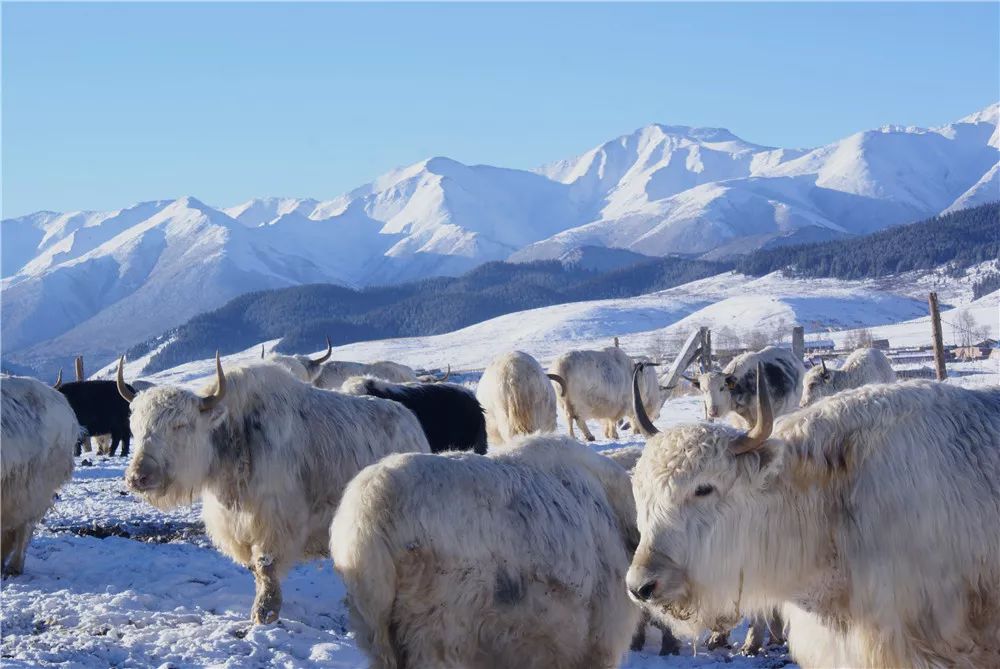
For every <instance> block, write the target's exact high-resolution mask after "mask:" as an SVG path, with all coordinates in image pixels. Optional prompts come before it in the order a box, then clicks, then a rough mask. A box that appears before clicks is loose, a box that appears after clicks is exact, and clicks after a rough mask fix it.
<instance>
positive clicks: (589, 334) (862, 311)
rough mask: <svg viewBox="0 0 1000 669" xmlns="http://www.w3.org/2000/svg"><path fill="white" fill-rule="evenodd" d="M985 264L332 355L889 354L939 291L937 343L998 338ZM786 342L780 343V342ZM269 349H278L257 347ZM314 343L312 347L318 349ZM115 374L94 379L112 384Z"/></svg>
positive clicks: (437, 361)
mask: <svg viewBox="0 0 1000 669" xmlns="http://www.w3.org/2000/svg"><path fill="white" fill-rule="evenodd" d="M987 266H988V264H984V265H982V266H978V267H973V268H970V270H969V271H968V273H967V274H966V275H965V276H964V277H962V278H960V279H956V278H953V277H949V276H947V275H946V274H945V273H943V272H941V271H932V272H912V273H908V274H904V275H900V276H898V277H894V278H893V279H892V280H883V279H879V280H864V281H843V280H840V279H796V278H788V277H785V276H783V275H782V274H781V273H779V272H776V273H773V274H769V275H767V276H764V277H761V278H759V279H753V278H751V277H747V276H744V275H741V274H736V273H733V272H729V273H725V274H721V275H718V276H714V277H710V278H707V279H702V280H699V281H694V282H691V283H687V284H684V285H682V286H678V287H676V288H670V289H668V290H664V291H660V292H657V293H651V294H648V295H641V296H639V297H632V298H622V299H611V300H596V301H591V302H575V303H570V304H560V305H555V306H551V307H543V308H540V309H532V310H528V311H521V312H517V313H513V314H506V315H504V316H499V317H497V318H493V319H490V320H487V321H483V322H481V323H477V324H476V325H472V326H469V327H466V328H462V329H461V330H456V331H454V332H449V333H446V334H441V335H434V336H428V337H407V338H398V339H383V340H377V341H367V342H359V343H355V344H349V345H346V346H340V347H337V348H334V350H333V357H334V359H340V360H358V361H362V362H371V361H375V360H396V361H398V362H402V363H405V364H408V365H411V366H413V367H416V368H425V369H438V368H439V369H444V368H445V367H446V366H447V365H451V367H452V369H453V370H456V371H458V370H463V371H470V372H475V371H478V370H482V369H483V368H484V367H485V366H486V365H487V364H489V362H490V360H491V359H492V358H493V357H495V356H496V355H498V354H500V353H502V352H505V351H510V350H522V351H525V352H527V353H530V354H531V355H533V356H535V357H536V358H538V359H539V360H540V361H541V362H542V363H543V364H548V363H549V362H551V361H552V360H553V359H555V358H556V357H557V356H558V355H560V354H561V353H563V352H565V351H567V350H570V349H573V348H603V347H605V346H609V345H611V343H612V340H613V338H614V337H619V339H620V341H621V345H622V347H623V348H624V349H625V350H626V351H627V352H629V353H630V354H634V355H637V354H644V355H650V356H652V357H654V358H662V357H663V356H664V355H668V354H670V353H671V352H673V351H675V350H676V349H677V347H678V346H679V344H680V342H681V341H682V340H683V339H684V338H685V337H687V335H688V334H689V333H690V332H691V331H692V330H694V329H697V328H698V327H700V326H703V325H704V326H708V327H710V328H711V329H712V331H713V341H714V342H715V345H716V346H717V347H721V346H724V343H725V338H726V337H727V336H739V337H745V336H746V335H747V334H749V333H751V332H760V333H762V334H765V335H768V336H770V335H772V334H773V333H774V332H779V331H780V332H781V333H783V335H784V336H785V337H786V338H790V336H791V328H792V326H793V325H796V324H800V325H803V326H804V327H805V330H806V339H807V341H808V340H811V339H834V340H837V341H839V340H841V339H842V338H843V337H846V336H847V335H848V333H850V332H852V331H854V330H856V329H858V328H866V329H871V330H872V331H873V332H874V333H875V334H876V335H877V336H879V337H888V338H889V340H890V344H891V345H893V346H911V345H916V344H926V343H927V342H929V340H930V325H929V323H928V320H927V293H928V292H929V291H932V290H934V291H937V292H938V295H939V299H940V301H941V304H942V308H943V309H945V311H944V313H943V319H944V321H945V327H944V334H945V343H946V344H949V345H950V344H953V343H957V342H958V341H960V338H959V337H958V334H957V333H956V332H955V331H954V330H953V329H952V328H951V326H950V323H952V322H954V321H955V320H956V317H957V315H958V314H959V313H960V312H962V311H965V310H969V313H970V314H972V316H973V318H974V319H975V321H976V323H977V324H978V325H979V326H981V327H982V326H985V327H987V328H989V331H990V332H991V333H992V334H991V336H993V337H998V336H1000V296H998V294H997V293H993V294H991V295H987V296H984V297H982V298H980V299H979V300H977V301H975V302H972V301H971V300H972V290H971V284H972V282H973V281H974V280H975V279H976V278H977V277H978V276H980V275H981V274H982V273H983V272H984V271H986V268H987ZM786 341H787V339H786ZM261 343H263V344H264V345H265V348H267V349H270V348H272V347H273V346H274V345H275V344H276V343H277V341H270V342H261ZM318 344H319V342H317V349H319V346H318ZM154 353H155V351H153V352H151V353H150V354H149V355H147V356H144V357H143V358H140V359H138V360H133V361H129V362H127V363H126V367H125V369H126V375H127V377H128V378H130V379H131V378H138V377H140V376H142V369H143V367H144V366H145V365H146V363H147V362H148V361H149V358H150V356H151V355H153V354H154ZM259 357H260V344H256V345H254V346H252V347H250V348H248V349H246V350H245V351H243V352H241V353H237V354H233V355H230V356H226V357H225V358H224V360H225V361H226V362H227V363H228V364H238V363H239V362H240V361H245V360H252V359H257V358H259ZM213 370H214V363H213V361H212V360H211V359H204V360H198V361H194V362H190V363H186V364H183V365H179V366H177V367H174V368H172V369H168V370H164V371H162V372H159V373H157V374H153V375H150V376H148V378H149V379H150V380H152V381H154V382H164V383H190V382H192V381H194V380H197V379H200V378H202V377H205V376H208V375H210V374H211V373H212V372H213ZM113 374H114V365H113V364H112V365H108V366H107V367H105V368H103V369H100V370H96V371H95V374H94V376H95V377H97V378H111V377H112V376H113Z"/></svg>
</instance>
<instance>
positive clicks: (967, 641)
mask: <svg viewBox="0 0 1000 669" xmlns="http://www.w3.org/2000/svg"><path fill="white" fill-rule="evenodd" d="M738 434H739V433H738V432H737V431H736V430H735V429H733V428H730V427H727V426H722V425H717V424H712V425H708V424H698V425H685V426H681V427H677V428H674V429H671V430H668V431H666V432H663V433H661V434H659V435H657V436H655V437H653V438H651V439H650V441H649V442H648V444H647V445H646V449H645V451H644V453H643V456H642V457H641V458H640V460H639V463H638V465H637V466H636V472H635V477H634V481H633V483H634V488H635V494H636V500H637V504H638V518H639V521H638V522H639V528H640V530H641V532H642V542H641V544H640V546H639V549H638V550H637V552H636V556H635V559H634V560H633V563H632V567H631V569H630V571H629V575H628V578H627V582H628V585H629V587H630V588H639V587H641V585H642V584H644V583H654V584H655V590H654V591H653V594H652V597H651V601H653V602H654V603H655V605H656V606H657V607H658V608H659V610H660V612H661V613H662V614H664V615H666V616H669V617H673V618H676V619H686V620H688V621H694V622H696V623H699V624H705V625H706V626H709V627H711V626H713V624H714V623H716V622H717V621H718V620H719V619H727V618H728V619H734V618H735V617H737V616H739V615H740V613H741V611H747V610H750V611H753V610H758V611H760V610H766V609H768V608H770V607H771V606H774V605H776V604H779V603H781V602H789V603H791V604H794V605H795V606H796V607H798V609H800V610H801V611H804V612H805V614H807V615H802V614H800V612H795V611H792V613H793V615H792V620H791V628H790V629H791V632H790V643H791V649H792V653H793V655H794V656H795V657H796V658H797V659H799V660H800V662H802V663H803V666H806V667H810V666H812V667H829V666H850V667H859V668H861V667H871V668H874V667H917V668H930V667H940V666H958V667H968V668H971V667H985V666H998V665H1000V550H998V547H1000V523H998V522H997V518H1000V389H990V390H967V389H962V388H957V387H953V386H949V385H945V384H937V383H929V382H913V383H904V384H895V385H869V386H864V387H862V388H859V389H856V390H849V391H846V392H843V393H840V394H837V395H834V396H832V397H828V398H825V399H823V400H820V401H819V402H817V403H816V404H814V405H812V406H810V407H807V408H805V409H802V410H800V411H799V412H797V413H795V414H792V415H790V416H787V417H786V418H785V419H783V420H782V421H780V422H779V423H778V425H777V427H776V429H775V431H774V434H773V436H772V437H771V438H770V439H769V440H768V441H767V442H765V444H764V446H763V447H762V448H761V449H760V450H757V451H753V452H750V453H746V454H744V455H739V456H734V455H733V454H732V451H731V450H730V444H731V442H732V441H733V439H734V438H735V437H736V436H738ZM705 485H711V486H712V487H713V491H712V492H711V493H710V494H702V495H698V494H696V492H697V491H698V490H699V489H701V491H702V492H704V490H705V488H704V487H703V486H705ZM695 626H697V625H695ZM817 629H819V630H823V633H822V635H821V636H822V638H821V639H820V638H818V637H817V635H818V634H819V633H818V632H816V630H817ZM820 647H823V648H831V649H834V650H831V652H830V655H829V656H828V657H830V658H833V659H830V660H828V661H824V660H822V659H821V658H822V654H821V653H817V652H815V651H811V650H810V649H811V648H820ZM838 657H841V658H846V659H845V660H844V661H842V662H838V661H837V659H836V658H838Z"/></svg>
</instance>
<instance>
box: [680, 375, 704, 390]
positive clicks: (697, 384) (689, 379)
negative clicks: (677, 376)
mask: <svg viewBox="0 0 1000 669" xmlns="http://www.w3.org/2000/svg"><path fill="white" fill-rule="evenodd" d="M681 378H682V379H684V380H685V381H687V382H688V383H690V384H691V385H692V386H694V387H695V388H697V389H698V390H701V382H700V381H698V379H696V378H695V377H693V376H688V375H687V374H681Z"/></svg>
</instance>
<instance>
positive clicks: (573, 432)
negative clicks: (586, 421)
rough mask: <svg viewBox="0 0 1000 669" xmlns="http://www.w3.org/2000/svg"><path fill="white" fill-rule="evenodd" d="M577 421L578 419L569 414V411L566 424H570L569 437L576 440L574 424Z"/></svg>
mask: <svg viewBox="0 0 1000 669" xmlns="http://www.w3.org/2000/svg"><path fill="white" fill-rule="evenodd" d="M575 421H576V417H575V416H574V415H573V414H571V413H569V412H568V411H567V412H566V422H567V423H569V436H571V437H572V438H574V439H576V432H575V431H574V430H573V423H574V422H575Z"/></svg>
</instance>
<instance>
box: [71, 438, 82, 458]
mask: <svg viewBox="0 0 1000 669" xmlns="http://www.w3.org/2000/svg"><path fill="white" fill-rule="evenodd" d="M83 440H84V437H79V438H77V440H76V444H75V445H74V446H73V455H80V453H82V452H83Z"/></svg>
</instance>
